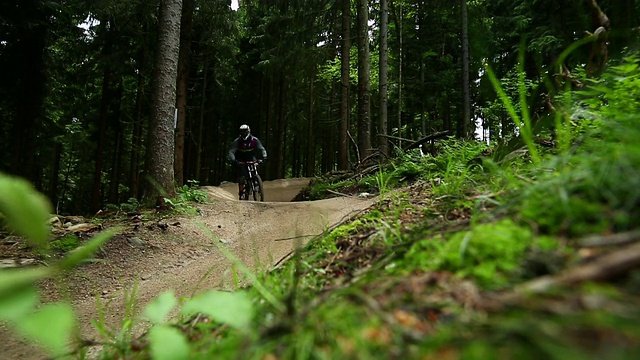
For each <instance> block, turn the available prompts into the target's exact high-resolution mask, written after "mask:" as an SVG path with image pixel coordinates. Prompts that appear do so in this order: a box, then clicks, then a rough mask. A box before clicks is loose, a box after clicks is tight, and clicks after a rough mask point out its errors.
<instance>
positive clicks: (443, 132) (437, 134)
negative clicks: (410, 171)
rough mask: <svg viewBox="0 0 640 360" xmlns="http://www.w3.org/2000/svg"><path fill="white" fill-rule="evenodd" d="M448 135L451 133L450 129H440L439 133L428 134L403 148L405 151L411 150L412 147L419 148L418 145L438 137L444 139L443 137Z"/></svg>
mask: <svg viewBox="0 0 640 360" xmlns="http://www.w3.org/2000/svg"><path fill="white" fill-rule="evenodd" d="M448 135H449V131H448V130H447V131H440V132H437V133H434V134H431V135H427V136H425V137H423V138H420V139H418V140H416V141H414V142H412V143H411V144H409V145H407V146H405V147H404V148H402V150H404V151H407V150H411V149H414V148H417V147H418V146H420V145H422V144H424V143H426V142H427V141H430V140H436V139H442V138H445V137H447V136H448Z"/></svg>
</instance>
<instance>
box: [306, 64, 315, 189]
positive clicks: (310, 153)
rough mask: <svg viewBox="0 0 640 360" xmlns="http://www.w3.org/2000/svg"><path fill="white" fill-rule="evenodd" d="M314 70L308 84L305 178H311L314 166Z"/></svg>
mask: <svg viewBox="0 0 640 360" xmlns="http://www.w3.org/2000/svg"><path fill="white" fill-rule="evenodd" d="M315 77H316V76H315V70H314V71H313V72H312V74H311V81H310V82H309V83H310V84H309V122H308V123H307V137H306V139H305V140H306V144H307V149H306V153H307V157H306V160H307V161H306V164H305V176H308V177H312V176H313V174H314V173H315V165H316V149H315V141H314V139H315V137H314V136H313V135H314V126H315V125H314V123H313V104H314V101H315V99H314V82H315Z"/></svg>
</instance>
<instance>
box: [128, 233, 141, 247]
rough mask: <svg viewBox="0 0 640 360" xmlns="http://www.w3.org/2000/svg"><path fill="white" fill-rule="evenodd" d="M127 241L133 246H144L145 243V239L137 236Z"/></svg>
mask: <svg viewBox="0 0 640 360" xmlns="http://www.w3.org/2000/svg"><path fill="white" fill-rule="evenodd" d="M127 242H128V243H129V245H131V246H133V247H143V246H144V245H145V243H144V241H143V240H142V239H140V238H139V237H136V236H134V237H131V238H127Z"/></svg>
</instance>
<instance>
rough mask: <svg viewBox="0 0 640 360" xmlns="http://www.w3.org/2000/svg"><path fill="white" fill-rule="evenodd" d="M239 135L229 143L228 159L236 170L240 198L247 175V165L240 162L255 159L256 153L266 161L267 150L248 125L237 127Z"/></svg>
mask: <svg viewBox="0 0 640 360" xmlns="http://www.w3.org/2000/svg"><path fill="white" fill-rule="evenodd" d="M239 133H240V136H238V137H237V138H236V139H235V140H233V143H231V149H230V150H229V160H230V161H231V163H233V164H234V165H235V166H236V168H237V172H238V197H239V198H240V200H244V199H243V198H242V194H243V193H244V179H245V177H246V175H247V167H246V166H243V165H242V164H240V163H242V162H247V161H256V153H257V152H260V154H259V155H261V157H262V161H267V150H266V149H265V148H264V146H262V143H261V142H260V140H259V139H258V138H257V137H255V136H253V135H251V129H250V128H249V125H246V124H242V125H240V129H239Z"/></svg>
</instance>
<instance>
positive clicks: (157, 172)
mask: <svg viewBox="0 0 640 360" xmlns="http://www.w3.org/2000/svg"><path fill="white" fill-rule="evenodd" d="M181 12H182V1H181V0H162V3H161V5H160V16H159V25H158V32H159V34H158V48H157V52H156V61H155V69H154V77H153V81H154V82H153V87H152V88H153V96H152V100H151V101H152V105H151V124H150V128H149V142H148V144H149V146H148V151H147V161H146V169H147V174H146V175H147V181H146V182H145V186H146V187H145V190H146V191H145V196H144V197H145V198H147V199H156V202H157V203H159V205H162V204H164V201H163V200H162V197H163V196H165V197H173V196H174V194H175V184H174V176H173V161H174V145H175V144H174V121H175V120H174V119H175V109H176V108H175V105H176V77H177V72H178V53H179V46H180V17H181Z"/></svg>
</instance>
